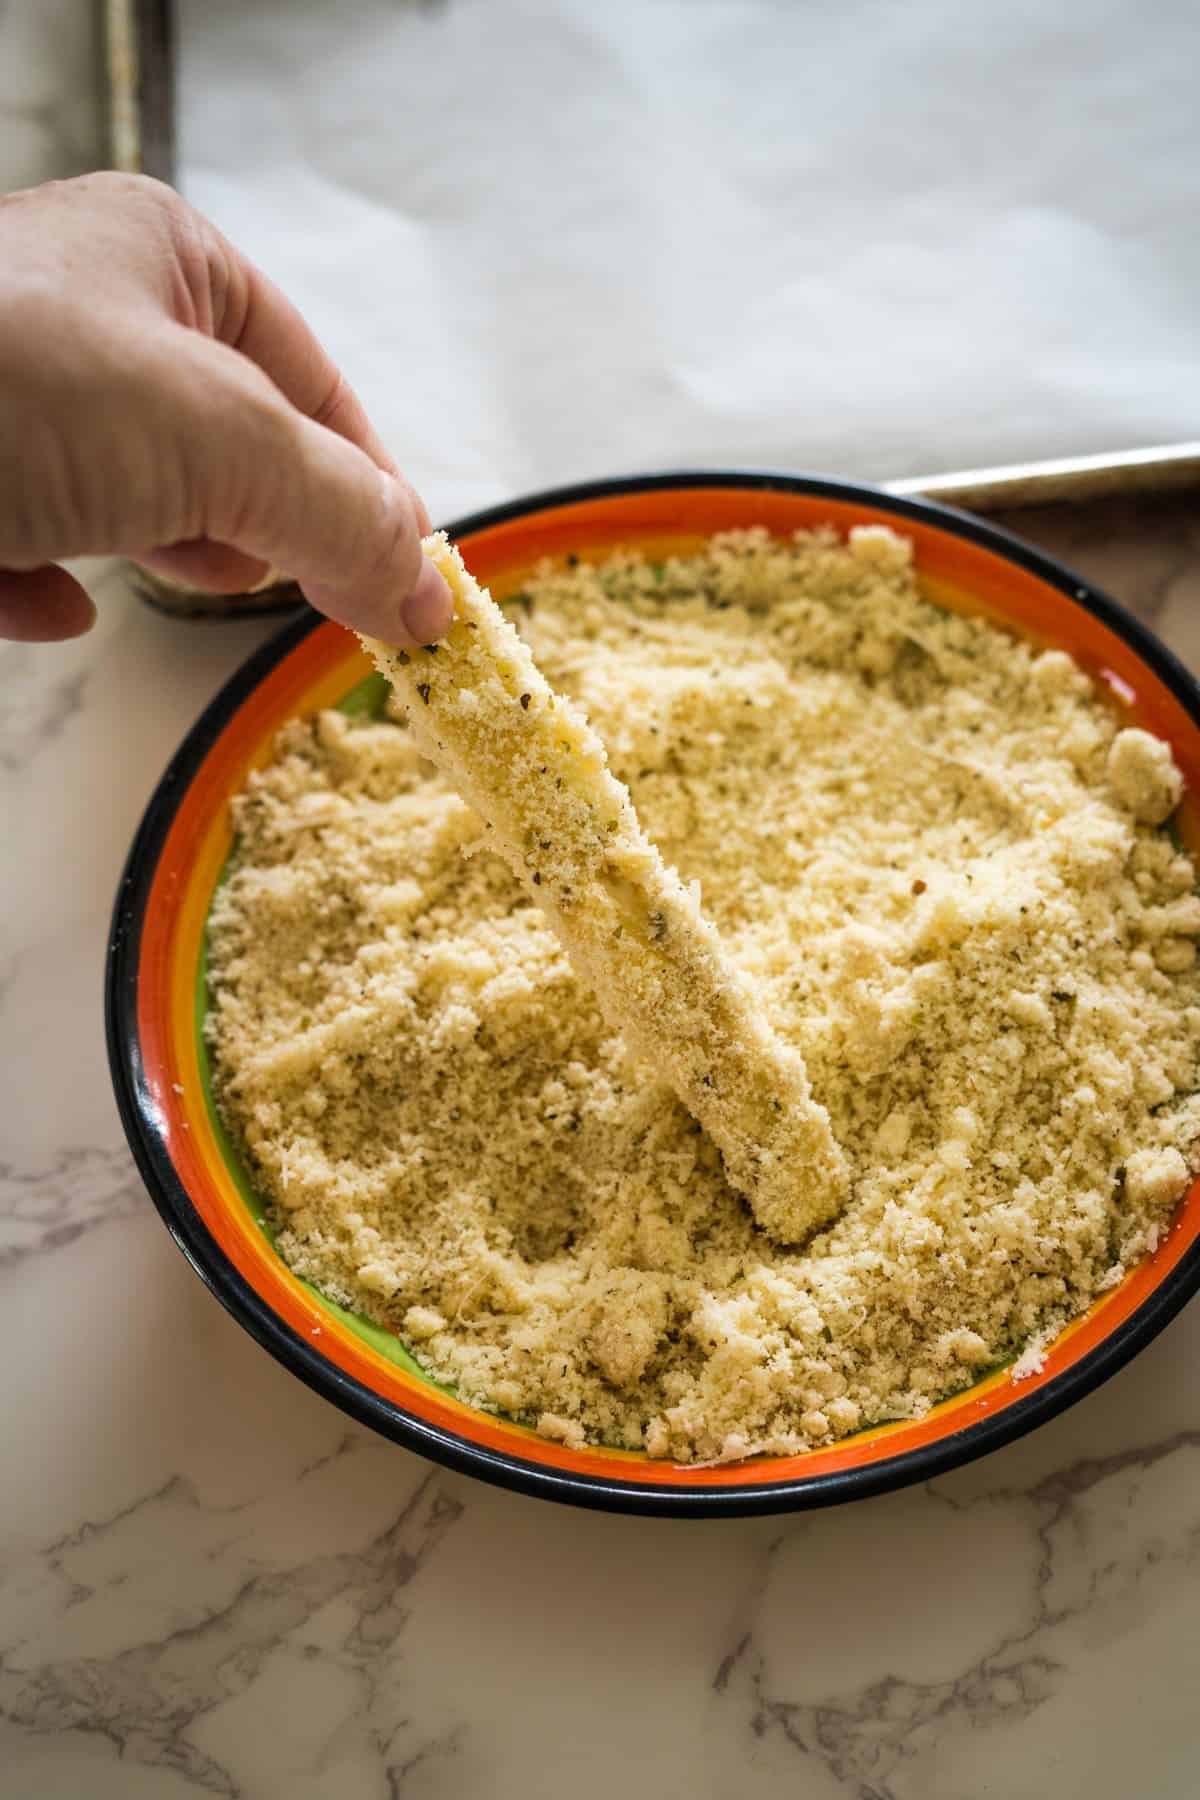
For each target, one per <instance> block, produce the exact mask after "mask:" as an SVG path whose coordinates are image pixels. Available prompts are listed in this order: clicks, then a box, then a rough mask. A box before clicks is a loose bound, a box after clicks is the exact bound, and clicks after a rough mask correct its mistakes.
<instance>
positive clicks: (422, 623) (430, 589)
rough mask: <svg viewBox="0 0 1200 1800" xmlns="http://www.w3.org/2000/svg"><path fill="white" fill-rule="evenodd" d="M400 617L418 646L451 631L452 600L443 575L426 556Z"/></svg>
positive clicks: (435, 639)
mask: <svg viewBox="0 0 1200 1800" xmlns="http://www.w3.org/2000/svg"><path fill="white" fill-rule="evenodd" d="M400 617H401V619H402V620H403V622H404V629H405V631H407V633H408V635H409V637H411V638H412V639H413V641H414V643H418V644H436V643H437V641H438V639H439V638H441V637H445V635H446V633H447V632H448V631H449V629H450V621H451V619H452V618H453V617H454V601H453V600H452V599H451V597H450V589H449V588H448V587H447V586H446V583H445V579H444V578H443V576H442V574H441V573H440V571H439V570H438V569H435V568H434V566H433V564H432V563H431V562H430V561H429V559H428V558H427V557H424V556H423V557H422V558H421V573H420V574H419V575H418V576H417V582H416V586H415V587H414V588H413V591H412V593H411V594H410V595H409V596H408V599H407V600H406V601H405V602H404V605H403V606H402V607H401V609H400Z"/></svg>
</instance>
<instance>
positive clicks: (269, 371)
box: [215, 233, 431, 532]
mask: <svg viewBox="0 0 1200 1800" xmlns="http://www.w3.org/2000/svg"><path fill="white" fill-rule="evenodd" d="M215 235H216V237H217V240H218V245H219V249H220V252H221V255H222V257H223V259H224V263H225V271H224V272H225V276H226V283H227V287H226V293H225V296H224V305H223V306H222V308H221V310H220V315H219V317H218V318H216V319H215V324H216V333H215V335H216V336H217V338H218V339H219V341H220V342H221V343H224V344H228V345H229V347H230V348H231V349H233V350H238V351H240V352H241V354H242V355H243V356H246V357H248V358H249V359H250V361H251V362H252V363H255V364H256V365H257V366H258V367H259V368H260V369H261V370H262V371H263V373H264V375H267V376H269V377H270V379H271V380H272V381H273V382H274V384H275V386H276V387H277V388H278V389H279V391H280V392H281V393H282V394H283V395H284V397H285V398H286V399H287V400H290V402H291V404H292V405H293V406H294V407H295V408H296V410H297V411H298V412H302V413H303V414H304V415H305V417H306V418H309V419H311V420H312V421H313V423H314V424H316V425H323V426H325V427H326V428H327V429H328V430H330V431H335V432H336V433H337V434H338V436H339V437H343V438H347V439H348V440H349V442H350V443H352V444H355V445H357V446H358V448H359V449H360V450H364V451H365V452H366V454H367V455H368V456H369V457H370V458H371V460H372V462H374V463H375V464H376V465H377V466H378V467H379V468H381V469H386V470H387V472H388V474H389V475H394V476H396V478H397V479H398V480H399V481H401V482H403V484H404V486H405V487H406V488H407V489H408V492H409V495H410V496H411V499H412V503H413V507H414V509H415V511H416V515H417V519H418V522H419V524H420V526H421V530H422V532H428V531H429V530H430V529H431V526H430V520H429V514H428V512H427V511H426V509H425V504H424V502H423V501H422V499H421V497H420V495H419V494H418V493H417V492H416V490H415V489H414V488H413V486H412V484H411V482H409V481H408V480H407V479H406V478H405V476H404V475H403V474H402V472H401V471H400V470H399V469H398V468H397V466H396V463H395V461H394V460H393V458H392V457H391V456H390V455H389V454H388V451H387V450H386V449H385V448H384V445H383V443H382V441H381V439H380V437H379V435H378V433H377V432H376V430H375V427H374V426H373V425H372V424H371V421H370V419H369V418H368V417H367V413H366V409H365V407H364V406H363V404H362V401H361V400H360V399H359V398H358V395H357V394H356V393H355V392H354V389H353V388H352V387H351V386H350V383H349V382H348V381H347V380H346V378H345V376H344V375H343V374H342V372H341V370H340V369H339V368H338V366H337V364H336V363H335V362H334V360H333V358H332V357H331V356H330V355H329V353H328V351H327V350H326V349H325V348H324V346H323V345H322V344H321V343H320V341H319V340H318V338H317V337H316V335H315V334H314V332H313V331H312V329H311V327H310V326H309V325H308V323H307V321H306V320H305V319H304V317H303V315H302V314H301V313H300V312H299V310H298V309H297V308H296V307H295V306H294V305H293V304H292V302H291V301H290V300H289V299H288V297H287V295H286V294H284V293H283V291H282V290H281V289H280V288H278V287H276V285H275V283H274V282H273V281H272V280H271V278H270V276H268V275H264V274H263V271H262V270H261V269H260V268H258V267H256V265H255V264H254V263H252V262H251V261H250V259H249V258H248V257H246V256H244V255H243V254H242V252H241V251H240V250H239V249H238V248H237V246H236V245H234V244H231V243H230V242H229V241H228V239H227V238H225V237H223V236H221V234H220V233H216V234H215Z"/></svg>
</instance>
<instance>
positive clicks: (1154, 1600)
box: [0, 0, 1200, 1800]
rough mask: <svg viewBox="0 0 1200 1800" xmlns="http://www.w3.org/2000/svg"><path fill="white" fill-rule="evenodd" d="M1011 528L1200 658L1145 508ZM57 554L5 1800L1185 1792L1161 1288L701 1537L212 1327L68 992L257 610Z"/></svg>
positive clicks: (8, 1084)
mask: <svg viewBox="0 0 1200 1800" xmlns="http://www.w3.org/2000/svg"><path fill="white" fill-rule="evenodd" d="M86 10H87V9H86V7H84V5H83V4H82V0H81V5H80V7H79V8H78V9H73V8H72V7H71V6H69V5H67V4H65V3H56V4H54V5H46V6H41V5H39V4H38V0H8V5H7V6H5V5H4V4H3V3H2V0H0V70H2V71H3V76H2V79H0V159H3V160H2V162H0V173H2V174H3V176H4V179H5V180H8V181H9V182H12V181H15V180H29V179H32V178H34V177H36V176H37V175H40V174H43V173H51V172H65V171H68V170H69V169H70V168H71V167H72V166H76V165H78V164H79V163H80V162H82V161H86V160H87V158H88V156H89V155H90V154H94V152H93V151H90V150H89V149H88V140H87V131H86V129H84V128H83V127H82V126H81V124H80V121H81V120H85V119H86V118H87V116H88V112H87V109H88V106H89V105H90V104H91V102H90V100H89V99H88V97H87V96H86V95H85V94H83V93H82V91H81V93H80V95H79V96H78V97H77V99H78V104H73V103H72V101H71V95H70V92H69V91H66V90H64V89H63V88H62V86H61V83H60V84H59V85H58V86H56V85H55V75H56V72H57V74H58V75H59V76H61V75H63V73H64V71H67V72H69V71H70V70H72V69H73V70H75V71H76V73H78V72H79V71H81V70H84V69H86V68H87V67H88V66H89V64H88V59H87V56H86V55H84V54H83V53H82V52H81V51H80V50H79V46H78V44H76V45H75V46H74V49H70V48H69V47H66V48H64V47H63V44H62V42H61V41H60V40H64V39H65V38H66V37H68V36H69V32H68V27H69V26H70V25H71V24H72V23H73V22H74V23H78V22H79V19H80V18H82V15H83V13H84V11H86ZM51 14H53V15H56V18H57V23H56V25H55V28H54V29H53V30H51V29H50V27H49V25H48V24H47V18H48V16H49V15H51ZM77 15H78V16H77ZM17 48H19V49H20V52H21V55H22V56H23V57H24V58H25V59H26V64H27V74H26V77H25V81H24V85H22V81H21V79H19V74H18V71H17V69H16V67H15V64H16V50H17ZM60 50H61V59H60V60H58V61H56V60H55V58H56V57H58V56H59V51H60ZM39 57H40V58H41V59H42V60H41V61H39V60H38V58H39ZM23 94H25V95H27V96H29V98H28V99H23V98H22V95H23ZM31 120H32V121H33V124H31V123H30V121H31ZM39 134H40V135H39ZM35 153H36V154H35ZM38 159H40V160H38ZM1031 522H1032V523H1033V524H1035V525H1036V526H1037V528H1038V529H1042V530H1043V531H1044V532H1047V533H1050V534H1051V535H1054V536H1055V538H1056V541H1057V542H1058V544H1059V546H1060V547H1062V548H1064V549H1065V552H1066V553H1067V554H1069V555H1070V556H1071V557H1072V558H1073V559H1074V560H1075V561H1076V562H1077V563H1079V564H1080V565H1081V566H1083V567H1084V568H1085V570H1086V572H1087V573H1088V574H1089V575H1090V576H1091V577H1092V578H1094V579H1097V580H1105V579H1107V580H1108V582H1109V583H1110V585H1111V586H1112V587H1113V588H1114V590H1115V591H1116V592H1117V593H1118V594H1119V595H1120V596H1121V597H1123V598H1125V599H1127V600H1131V601H1133V602H1136V603H1137V604H1139V605H1140V606H1141V607H1142V609H1143V610H1146V611H1147V612H1154V613H1156V614H1157V616H1158V618H1159V620H1160V622H1161V623H1162V625H1163V627H1164V629H1165V631H1166V633H1167V635H1168V637H1169V638H1170V640H1171V641H1172V642H1173V643H1174V644H1175V645H1176V647H1177V648H1178V649H1179V650H1180V651H1181V653H1183V654H1184V655H1186V656H1188V657H1189V658H1190V659H1191V660H1192V661H1193V662H1194V663H1197V664H1200V527H1198V526H1197V524H1196V522H1195V521H1194V520H1193V519H1192V518H1190V517H1189V516H1188V514H1187V511H1186V509H1182V508H1180V507H1173V508H1165V509H1161V508H1157V509H1156V508H1154V507H1149V508H1142V509H1126V511H1125V512H1124V513H1120V515H1119V516H1118V517H1116V518H1115V520H1112V521H1110V522H1109V524H1108V525H1107V526H1105V527H1104V528H1101V526H1100V525H1098V524H1097V522H1096V520H1095V518H1094V517H1093V518H1092V519H1091V520H1090V522H1089V521H1088V520H1087V519H1076V520H1074V521H1072V520H1067V521H1058V522H1053V521H1050V520H1043V521H1041V522H1037V521H1031V520H1030V519H1028V518H1027V519H1026V521H1025V523H1026V524H1027V525H1029V524H1030V523H1031ZM92 574H93V581H94V585H95V589H96V593H97V598H98V600H99V603H100V615H101V616H100V622H99V624H98V626H97V628H96V630H95V631H94V632H93V634H92V635H91V637H90V638H88V639H87V640H85V641H84V642H82V643H79V644H75V645H69V646H65V647H60V648H30V647H14V646H10V647H5V648H0V845H2V852H0V884H2V887H3V906H2V908H0V1044H2V1046H3V1081H2V1083H0V1358H2V1366H3V1369H4V1381H3V1384H2V1387H0V1407H2V1408H3V1414H4V1418H3V1427H2V1432H3V1435H2V1438H0V1442H2V1443H3V1446H4V1452H3V1461H2V1463H0V1796H3V1800H26V1797H37V1800H43V1797H52V1800H57V1797H59V1796H62V1797H63V1800H76V1797H83V1796H86V1797H87V1800H201V1797H202V1796H206V1795H220V1796H228V1797H229V1800H275V1797H276V1796H279V1797H281V1800H282V1797H283V1796H286V1797H287V1800H551V1797H555V1800H557V1796H560V1795H562V1794H564V1793H569V1794H572V1795H575V1796H578V1800H601V1796H607V1795H608V1794H610V1793H611V1792H613V1791H614V1790H615V1791H617V1792H621V1793H624V1794H628V1795H630V1796H631V1800H641V1797H642V1796H651V1795H654V1796H665V1797H666V1800H676V1797H679V1800H682V1797H683V1796H689V1797H693V1796H694V1797H698V1800H1044V1797H1045V1796H1048V1795H1050V1794H1055V1795H1060V1796H1067V1797H1070V1796H1075V1795H1080V1796H1082V1795H1085V1794H1086V1795H1087V1796H1088V1797H1089V1800H1128V1797H1130V1796H1139V1797H1143V1796H1144V1797H1148V1800H1150V1797H1152V1800H1159V1797H1162V1800H1185V1797H1186V1796H1190V1795H1192V1794H1193V1793H1195V1791H1196V1788H1197V1780H1198V1777H1197V1771H1196V1765H1197V1762H1198V1760H1200V1708H1198V1707H1197V1704H1196V1700H1195V1694H1194V1687H1195V1674H1194V1670H1195V1661H1196V1650H1197V1645H1198V1642H1200V1306H1194V1307H1192V1308H1191V1309H1190V1310H1189V1311H1188V1312H1186V1313H1185V1314H1184V1315H1183V1316H1182V1317H1181V1318H1180V1319H1179V1320H1178V1321H1177V1322H1176V1323H1175V1324H1174V1325H1172V1326H1171V1327H1170V1328H1169V1329H1168V1330H1167V1331H1166V1332H1165V1333H1164V1334H1163V1335H1162V1337H1160V1338H1159V1339H1158V1340H1157V1342H1156V1343H1155V1344H1154V1345H1153V1346H1152V1347H1151V1348H1150V1349H1149V1350H1148V1351H1146V1352H1145V1353H1144V1354H1143V1355H1142V1356H1141V1357H1140V1358H1139V1359H1138V1360H1137V1361H1136V1363H1135V1364H1134V1365H1133V1366H1132V1367H1130V1368H1129V1369H1127V1370H1126V1371H1125V1372H1124V1373H1123V1374H1121V1375H1120V1376H1118V1377H1117V1378H1116V1379H1115V1380H1114V1381H1113V1382H1111V1383H1110V1384H1109V1385H1108V1386H1107V1387H1105V1388H1104V1389H1103V1390H1102V1391H1101V1392H1100V1393H1098V1394H1096V1395H1094V1396H1093V1397H1092V1398H1091V1399H1089V1400H1088V1401H1086V1402H1085V1403H1083V1404H1082V1405H1080V1406H1079V1407H1077V1408H1076V1409H1074V1411H1072V1412H1071V1413H1070V1414H1069V1415H1067V1416H1066V1417H1064V1418H1063V1419H1061V1420H1059V1421H1057V1422H1056V1423H1054V1424H1053V1425H1051V1426H1049V1427H1047V1428H1046V1429H1044V1430H1043V1431H1041V1432H1040V1433H1039V1434H1037V1435H1036V1436H1035V1437H1033V1438H1031V1439H1027V1440H1025V1441H1024V1442H1022V1443H1020V1444H1018V1445H1015V1446H1013V1447H1011V1448H1010V1449H1008V1450H1005V1451H1002V1452H1000V1453H998V1454H997V1455H995V1456H992V1457H990V1458H988V1459H987V1460H985V1461H984V1462H982V1463H979V1464H976V1465H975V1466H973V1467H972V1468H969V1469H966V1470H962V1471H959V1472H958V1473H956V1474H954V1475H951V1476H948V1477H946V1478H945V1479H943V1480H940V1481H937V1482H934V1483H933V1484H931V1485H930V1486H928V1487H925V1488H920V1489H916V1490H912V1491H910V1492H907V1493H904V1494H899V1495H892V1496H886V1497H884V1498H881V1499H878V1500H874V1501H871V1502H869V1503H866V1504H863V1505H858V1506H853V1507H849V1508H841V1509H838V1510H835V1511H832V1512H827V1513H820V1514H811V1515H807V1516H802V1517H798V1518H792V1519H777V1520H761V1521H732V1522H728V1523H722V1524H719V1525H713V1526H698V1525H686V1524H678V1523H674V1522H671V1521H639V1520H628V1519H620V1518H608V1517H604V1516H599V1515H596V1516H593V1515H590V1514H584V1513H575V1512H571V1511H567V1510H565V1509H558V1508H552V1507H549V1506H546V1505H543V1504H539V1503H536V1502H533V1501H529V1500H525V1499H521V1498H518V1497H515V1496H511V1495H507V1494H502V1493H499V1492H495V1491H493V1490H490V1489H488V1488H485V1487H483V1486H480V1485H478V1484H476V1483H474V1482H471V1481H469V1480H466V1479H464V1478H462V1477H459V1476H456V1475H450V1474H447V1473H444V1472H443V1471H441V1470H439V1469H436V1468H433V1467H431V1466H430V1465H429V1464H427V1463H425V1462H423V1461H422V1460H420V1459H419V1458H417V1457H415V1456H412V1455H409V1454H407V1453H405V1452H403V1451H401V1450H398V1449H395V1448H393V1447H392V1446H390V1445H388V1444H385V1443H383V1442H382V1441H380V1440H377V1439H375V1438H374V1437H372V1436H370V1435H369V1434H367V1433H365V1432H363V1431H361V1430H359V1429H357V1428H355V1427H351V1426H349V1425H348V1423H347V1421H346V1420H345V1419H344V1418H343V1417H342V1416H341V1415H340V1414H338V1413H337V1412H335V1411H334V1410H333V1409H332V1408H331V1407H329V1406H327V1405H326V1404H325V1403H324V1402H322V1401H320V1400H318V1399H317V1398H315V1397H314V1396H313V1395H311V1394H309V1393H308V1392H307V1391H306V1390H304V1389H303V1388H302V1387H301V1386H300V1385H299V1384H298V1383H297V1382H295V1381H294V1380H292V1378H291V1377H289V1376H288V1375H286V1374H285V1373H284V1372H283V1371H282V1370H280V1369H279V1368H277V1367H276V1366H275V1364H274V1363H273V1362H271V1361H270V1359H269V1358H267V1357H266V1356H265V1355H264V1354H263V1353H262V1352H261V1351H260V1350H259V1349H258V1348H257V1347H256V1346H255V1345H254V1344H253V1343H252V1342H251V1340H250V1339H249V1338H248V1337H247V1336H246V1335H245V1334H244V1333H243V1332H241V1331H240V1330H239V1329H238V1327H237V1326H235V1325H234V1324H233V1323H232V1321H231V1320H230V1319H228V1318H227V1317H226V1315H225V1314H224V1313H223V1312H222V1310H221V1309H220V1307H219V1306H218V1305H217V1304H216V1302H215V1301H213V1300H212V1299H211V1298H210V1297H209V1295H208V1294H207V1293H206V1292H205V1290H204V1289H203V1288H202V1287H201V1285H200V1283H199V1282H198V1281H197V1280H196V1278H195V1277H194V1276H193V1275H192V1273H191V1271H190V1270H189V1269H188V1267H187V1266H186V1264H185V1263H184V1261H183V1259H182V1257H181V1256H180V1255H179V1254H178V1252H177V1251H176V1250H175V1248H174V1246H173V1245H172V1244H171V1242H170V1240H169V1239H168V1237H167V1234H166V1233H165V1231H164V1230H163V1228H162V1226H161V1224H160V1223H159V1221H158V1218H157V1216H156V1215H155V1214H154V1212H153V1209H152V1208H151V1206H150V1204H149V1202H148V1200H147V1199H146V1197H145V1195H144V1193H143V1191H142V1188H141V1185H140V1183H139V1180H138V1178H137V1175H136V1173H135V1171H134V1169H133V1167H132V1164H131V1162H130V1159H129V1157H128V1154H127V1152H126V1150H125V1148H124V1146H123V1142H122V1137H121V1132H120V1128H119V1125H118V1123H117V1119H116V1114H115V1111H114V1107H113V1103H112V1099H111V1096H110V1090H109V1083H108V1076H107V1072H106V1067H105V1060H104V1047H103V1034H102V1024H101V980H102V971H103V962H104V943H105V932H106V927H107V921H108V912H109V907H110V903H111V899H112V895H113V891H114V888H115V885H116V881H117V876H118V873H119V869H120V865H121V861H122V858H123V856H124V852H125V848H126V845H127V843H128V841H129V838H130V835H131V833H132V831H133V829H134V827H135V825H136V822H137V819H138V816H139V814H140V811H141V808H142V806H143V804H144V802H145V800H146V797H147V796H148V794H149V792H150V790H151V788H152V786H153V784H154V781H155V779H156V777H157V775H158V773H159V771H160V769H161V767H162V765H163V763H164V761H165V760H166V758H167V756H168V755H169V753H170V752H171V750H172V749H173V748H174V746H175V744H176V742H177V741H178V739H179V737H180V736H181V734H182V732H183V731H184V729H185V727H186V726H187V724H188V723H189V722H190V720H191V719H192V718H193V717H194V716H195V713H196V712H197V710H198V709H199V707H200V705H201V704H202V703H203V702H204V701H205V700H206V699H207V698H208V697H209V696H210V695H211V694H212V692H213V691H214V689H215V688H216V687H217V685H218V684H219V683H220V681H221V680H222V679H223V678H224V676H225V675H226V674H227V673H228V672H229V671H230V670H232V669H233V668H234V666H235V665H236V664H237V663H238V661H239V660H240V659H241V658H242V657H243V656H244V655H245V654H246V652H247V651H248V650H249V649H250V648H251V647H252V646H253V645H254V644H255V643H257V642H258V641H260V639H261V638H262V636H263V635H264V632H265V631H266V630H267V629H269V627H267V626H264V625H263V624H261V623H249V622H243V623H223V624H219V625H211V626H201V625H182V624H179V623H176V622H172V621H170V620H167V619H165V618H162V617H160V616H158V615H156V614H155V613H153V612H150V611H148V610H147V609H145V608H144V607H142V606H141V605H140V604H139V603H138V602H137V601H136V600H135V599H134V598H133V597H132V596H131V594H130V593H129V591H128V590H127V588H126V587H125V586H124V584H123V582H122V580H121V578H120V576H119V574H116V573H114V572H112V571H105V570H103V569H96V570H94V571H93V572H92Z"/></svg>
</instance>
